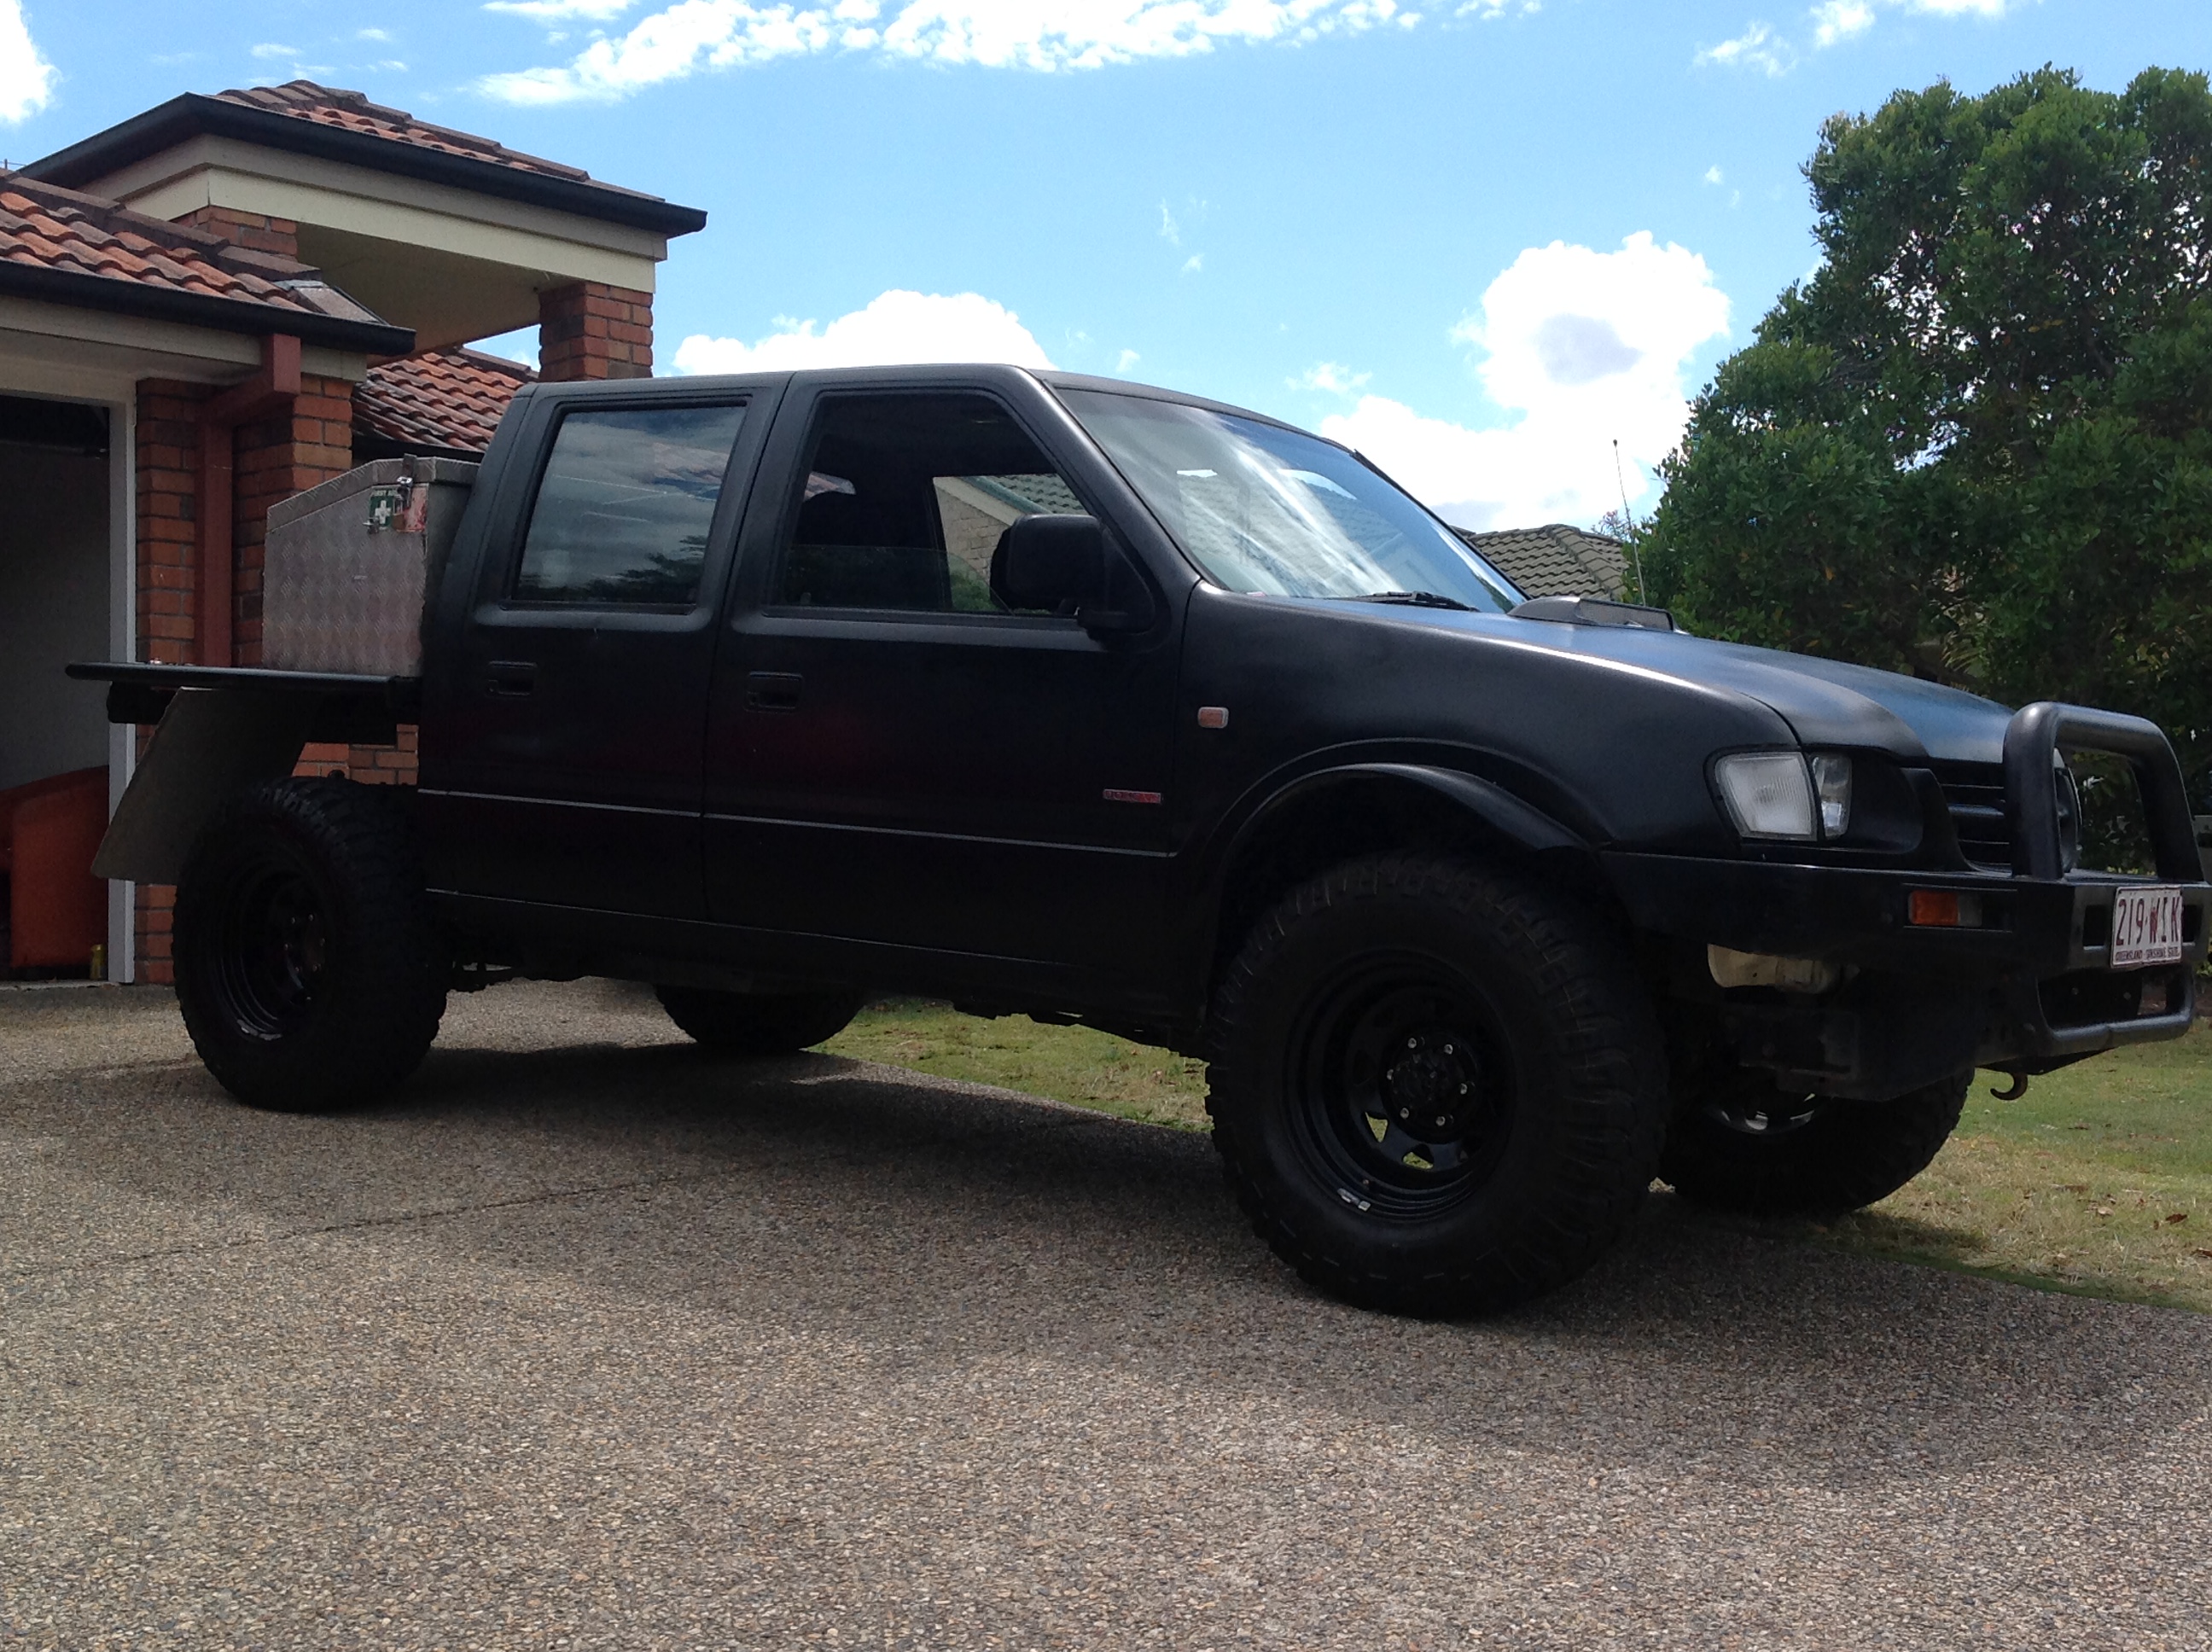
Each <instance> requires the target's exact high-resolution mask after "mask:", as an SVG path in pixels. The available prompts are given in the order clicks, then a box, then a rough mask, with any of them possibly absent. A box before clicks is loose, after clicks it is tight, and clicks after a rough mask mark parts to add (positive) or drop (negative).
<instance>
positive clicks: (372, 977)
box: [175, 780, 447, 1113]
mask: <svg viewBox="0 0 2212 1652" xmlns="http://www.w3.org/2000/svg"><path fill="white" fill-rule="evenodd" d="M175 959H176V977H177V1005H178V1007H179V1009H180V1010H181V1011H183V1013H184V1018H185V1029H186V1031H188V1032H189V1033H190V1034H191V1040H192V1043H193V1045H194V1047H195V1048H197V1049H198V1051H199V1053H200V1059H201V1060H203V1061H204V1062H205V1063H206V1064H207V1068H208V1071H209V1072H211V1073H213V1074H214V1075H215V1076H216V1079H217V1080H218V1081H219V1082H220V1083H221V1084H222V1086H223V1088H224V1089H226V1090H228V1091H230V1093H231V1094H232V1095H234V1096H237V1097H238V1099H239V1100H240V1101H242V1102H246V1103H247V1104H248V1105H249V1106H252V1107H260V1108H270V1109H272V1110H275V1111H277V1112H283V1113H321V1112H329V1111H333V1110H336V1109H338V1108H348V1107H355V1106H358V1105H360V1104H361V1103H362V1102H368V1101H372V1100H374V1098H375V1097H377V1096H380V1095H382V1094H383V1093H385V1092H386V1090H391V1089H392V1088H393V1087H394V1086H395V1085H397V1084H399V1083H400V1081H401V1080H403V1079H404V1078H406V1077H407V1076H408V1074H410V1072H414V1070H415V1069H416V1066H419V1065H420V1064H421V1062H422V1057H423V1054H424V1053H425V1052H426V1051H428V1049H429V1048H430V1042H431V1041H432V1040H433V1039H434V1038H435V1037H436V1036H437V1034H438V1023H439V1020H440V1018H441V1017H442V1016H443V1015H444V1013H445V1008H446V977H447V957H446V954H445V951H444V949H443V948H441V946H440V944H439V943H438V938H437V933H436V930H435V926H434V925H433V923H432V920H431V916H430V909H429V902H428V897H427V896H425V894H424V892H423V883H422V868H421V865H420V863H419V861H418V859H416V853H415V848H414V841H413V835H412V833H411V831H410V823H409V821H408V818H407V817H406V814H405V812H404V800H403V799H400V798H399V797H398V796H396V795H386V788H383V787H367V786H358V785H355V784H353V783H352V782H350V781H347V780H272V781H267V782H264V783H263V784H260V785H258V786H255V787H251V788H249V789H248V790H246V792H244V793H240V796H239V797H238V798H237V799H235V800H234V802H233V803H232V804H231V805H229V806H228V808H227V809H225V810H224V811H223V812H222V814H221V815H220V816H219V817H217V818H216V821H215V823H213V824H212V825H211V826H210V828H209V829H208V830H207V831H206V832H205V833H204V835H202V837H201V839H200V841H199V843H198V845H197V847H196V848H195V849H194V850H193V852H192V854H191V859H189V860H188V861H187V862H186V864H185V870H184V873H183V875H182V877H181V878H179V880H178V884H177V907H176V920H175Z"/></svg>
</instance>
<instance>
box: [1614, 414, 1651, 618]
mask: <svg viewBox="0 0 2212 1652" xmlns="http://www.w3.org/2000/svg"><path fill="white" fill-rule="evenodd" d="M1613 486H1614V487H1616V488H1618V489H1620V519H1621V520H1622V522H1624V523H1626V525H1627V527H1628V554H1629V556H1631V557H1632V559H1633V560H1634V562H1635V563H1636V600H1637V601H1638V602H1642V601H1643V600H1644V550H1643V547H1642V546H1640V545H1638V544H1637V543H1636V519H1635V518H1634V517H1633V516H1632V515H1630V514H1629V513H1628V479H1627V477H1626V476H1624V475H1623V474H1622V472H1621V469H1620V437H1618V436H1615V437H1614V438H1613Z"/></svg>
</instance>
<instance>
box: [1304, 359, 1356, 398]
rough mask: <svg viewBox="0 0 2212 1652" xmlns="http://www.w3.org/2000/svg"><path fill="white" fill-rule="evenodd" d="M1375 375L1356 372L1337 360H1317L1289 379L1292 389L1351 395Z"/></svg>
mask: <svg viewBox="0 0 2212 1652" xmlns="http://www.w3.org/2000/svg"><path fill="white" fill-rule="evenodd" d="M1374 376H1375V375H1374V374H1371V373H1354V372H1353V371H1352V369H1351V368H1350V367H1346V366H1344V365H1343V364H1342V363H1340V362H1337V361H1316V362H1315V363H1314V364H1313V365H1312V366H1311V367H1308V368H1307V369H1306V370H1305V371H1304V373H1302V374H1299V375H1298V376H1297V378H1295V379H1292V380H1289V384H1290V386H1291V389H1292V390H1318V391H1321V392H1324V393H1326V394H1328V395H1331V396H1349V395H1350V394H1351V393H1352V392H1353V391H1355V390H1357V389H1358V388H1359V387H1360V386H1362V385H1364V384H1365V383H1366V382H1367V381H1368V380H1370V379H1372V378H1373V377H1374Z"/></svg>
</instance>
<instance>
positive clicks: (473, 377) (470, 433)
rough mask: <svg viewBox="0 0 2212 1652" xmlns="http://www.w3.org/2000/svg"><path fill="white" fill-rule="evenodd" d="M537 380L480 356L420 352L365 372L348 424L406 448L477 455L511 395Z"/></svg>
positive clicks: (518, 367) (515, 366)
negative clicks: (352, 423)
mask: <svg viewBox="0 0 2212 1652" xmlns="http://www.w3.org/2000/svg"><path fill="white" fill-rule="evenodd" d="M537 377H538V375H537V374H535V373H532V371H531V370H530V369H529V368H528V367H525V366H523V365H522V363H521V362H520V361H506V360H503V359H502V358H501V357H499V356H496V355H484V354H483V352H481V351H478V350H471V349H447V350H426V351H424V352H423V353H422V355H410V356H405V357H403V358H402V359H401V360H399V361H386V362H382V363H380V365H378V366H376V367H371V368H370V369H369V370H368V377H367V378H366V379H364V380H362V381H361V383H360V384H359V385H357V386H355V388H354V393H353V414H354V423H355V424H356V427H358V428H362V429H365V430H368V431H369V432H371V433H373V434H376V435H379V436H382V437H383V438H384V439H385V440H387V441H391V442H394V443H397V444H398V445H399V446H404V447H414V448H419V449H437V450H440V451H441V452H468V453H481V452H483V451H484V449H485V448H487V447H489V446H491V437H492V432H493V431H495V430H496V429H497V428H499V422H500V419H501V416H503V415H504V414H505V413H506V412H507V404H508V403H509V402H511V401H513V399H514V392H517V391H518V390H520V389H521V388H522V387H523V386H525V385H526V384H529V383H531V382H532V380H535V379H536V378H537Z"/></svg>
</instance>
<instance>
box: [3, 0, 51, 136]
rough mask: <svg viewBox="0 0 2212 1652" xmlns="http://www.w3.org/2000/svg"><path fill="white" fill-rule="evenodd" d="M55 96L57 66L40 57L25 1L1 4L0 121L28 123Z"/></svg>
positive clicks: (13, 0) (17, 0) (18, 0)
mask: <svg viewBox="0 0 2212 1652" xmlns="http://www.w3.org/2000/svg"><path fill="white" fill-rule="evenodd" d="M53 95H54V66H53V64H50V63H48V62H47V61H46V59H45V58H42V57H40V55H39V47H38V44H37V42H35V41H34V40H33V39H31V31H30V28H29V27H28V26H27V24H26V23H25V22H24V21H23V8H22V5H21V0H0V121H7V122H10V123H13V122H15V121H18V120H28V119H29V118H31V117H32V116H33V115H35V114H37V113H38V112H39V111H40V110H41V109H43V108H45V107H46V105H47V103H48V102H49V101H50V100H52V97H53Z"/></svg>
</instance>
